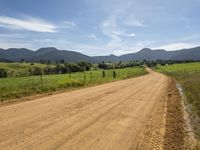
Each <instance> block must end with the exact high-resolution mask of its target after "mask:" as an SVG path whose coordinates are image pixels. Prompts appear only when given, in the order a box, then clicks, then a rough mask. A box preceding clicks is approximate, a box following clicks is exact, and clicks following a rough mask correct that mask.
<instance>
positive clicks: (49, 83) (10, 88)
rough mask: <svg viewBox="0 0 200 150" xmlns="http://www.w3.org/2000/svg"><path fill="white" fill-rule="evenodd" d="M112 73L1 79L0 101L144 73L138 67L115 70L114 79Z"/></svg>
mask: <svg viewBox="0 0 200 150" xmlns="http://www.w3.org/2000/svg"><path fill="white" fill-rule="evenodd" d="M113 71H114V70H106V71H105V77H102V70H94V71H87V72H85V73H84V72H76V73H71V74H58V75H44V76H43V77H42V80H41V76H29V77H10V78H2V79H0V100H1V101H5V100H8V99H13V98H20V97H24V96H29V95H34V94H39V93H45V92H52V91H56V90H62V89H69V88H76V87H81V86H88V85H94V84H101V83H105V82H110V81H115V80H120V79H125V78H129V77H136V76H140V75H143V74H145V73H146V72H145V70H144V68H139V67H134V68H126V69H115V71H116V78H113Z"/></svg>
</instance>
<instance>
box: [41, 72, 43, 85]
mask: <svg viewBox="0 0 200 150" xmlns="http://www.w3.org/2000/svg"><path fill="white" fill-rule="evenodd" d="M40 80H41V82H42V83H43V78H42V73H41V75H40Z"/></svg>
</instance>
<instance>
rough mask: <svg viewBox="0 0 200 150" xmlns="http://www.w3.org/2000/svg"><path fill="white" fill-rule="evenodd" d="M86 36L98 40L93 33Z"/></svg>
mask: <svg viewBox="0 0 200 150" xmlns="http://www.w3.org/2000/svg"><path fill="white" fill-rule="evenodd" d="M88 37H89V38H91V39H93V40H99V39H98V37H97V36H96V35H95V34H93V33H92V34H90V35H89V36H88Z"/></svg>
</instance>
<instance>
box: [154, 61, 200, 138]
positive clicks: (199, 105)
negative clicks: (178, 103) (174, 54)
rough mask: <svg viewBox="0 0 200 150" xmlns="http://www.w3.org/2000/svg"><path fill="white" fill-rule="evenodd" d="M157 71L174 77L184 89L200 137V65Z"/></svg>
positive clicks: (161, 68) (188, 64) (158, 68)
mask: <svg viewBox="0 0 200 150" xmlns="http://www.w3.org/2000/svg"><path fill="white" fill-rule="evenodd" d="M157 71H159V72H162V73H165V74H167V75H169V76H172V77H174V78H175V79H176V80H177V81H178V82H179V83H180V84H181V85H182V87H183V89H184V92H185V95H186V97H187V103H188V105H190V106H191V113H190V115H191V117H192V118H193V119H192V121H193V124H194V127H195V129H196V130H195V131H196V135H197V136H198V137H200V128H199V125H200V119H199V117H200V63H187V64H174V65H169V66H158V67H157Z"/></svg>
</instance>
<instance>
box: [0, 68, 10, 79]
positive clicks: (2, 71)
mask: <svg viewBox="0 0 200 150" xmlns="http://www.w3.org/2000/svg"><path fill="white" fill-rule="evenodd" d="M7 76H8V72H7V71H6V70H5V69H0V78H7Z"/></svg>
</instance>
